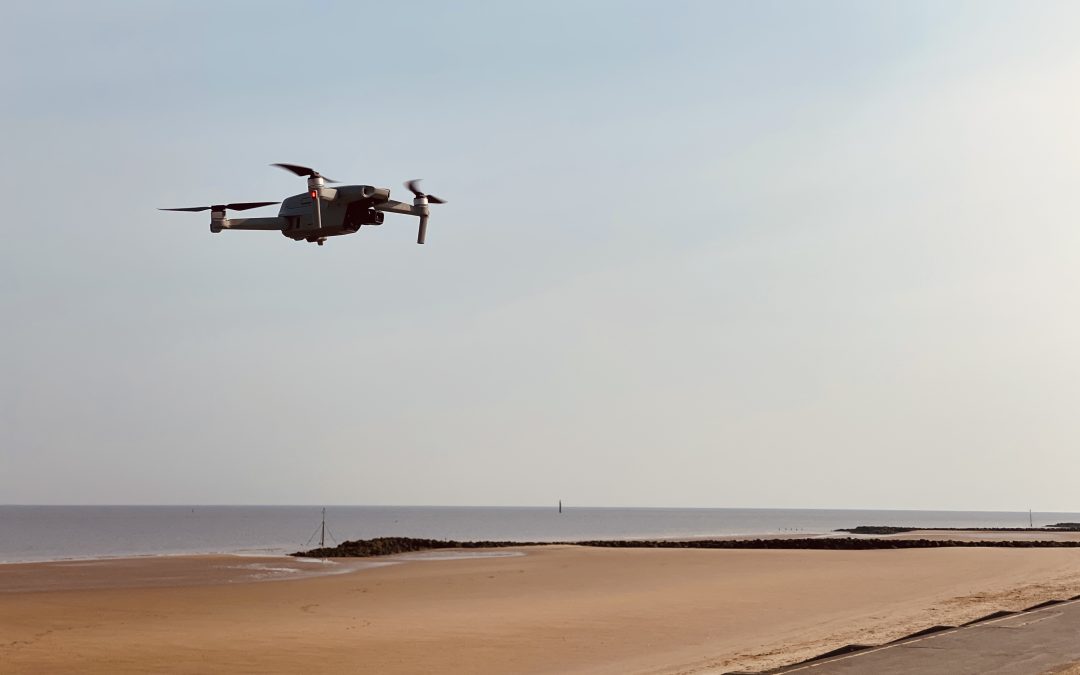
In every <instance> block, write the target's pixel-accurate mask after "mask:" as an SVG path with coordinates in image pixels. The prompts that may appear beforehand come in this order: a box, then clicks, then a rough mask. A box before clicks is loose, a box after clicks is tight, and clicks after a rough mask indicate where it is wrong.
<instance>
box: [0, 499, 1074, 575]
mask: <svg viewBox="0 0 1080 675" xmlns="http://www.w3.org/2000/svg"><path fill="white" fill-rule="evenodd" d="M1029 517H1030V519H1031V522H1034V524H1035V525H1036V526H1040V525H1049V524H1053V523H1058V522H1080V514H1078V513H1034V514H1030V515H1029V513H1028V512H1027V511H1024V512H1007V511H884V510H870V511H865V510H824V509H734V508H725V509H709V508H700V509H686V508H606V507H605V508H601V507H573V506H567V507H565V508H564V509H563V510H562V512H561V513H560V512H559V511H558V509H557V507H556V506H554V505H552V506H545V507H486V506H475V507H456V506H332V507H326V533H325V541H326V544H327V545H333V544H335V543H339V542H342V541H345V540H351V539H368V538H372V537H385V536H405V537H425V538H432V539H455V540H458V541H482V540H489V541H490V540H511V541H535V542H552V541H580V540H587V539H642V538H649V539H664V538H697V537H713V536H730V535H748V536H749V535H766V534H787V533H799V534H802V535H805V536H808V537H813V536H833V535H834V534H835V533H834V531H835V530H836V529H838V528H846V527H855V526H857V525H898V526H902V525H909V526H915V527H1027V525H1028V523H1029ZM321 534H322V508H321V507H319V506H197V505H192V506H17V505H10V506H6V505H0V562H8V563H11V562H31V561H47V560H75V559H87V558H91V559H92V558H116V557H129V556H161V555H183V554H197V553H227V554H242V555H267V556H274V555H282V554H285V553H291V552H294V551H299V550H305V549H308V548H312V547H314V546H315V545H317V544H318V541H319V537H320V536H321Z"/></svg>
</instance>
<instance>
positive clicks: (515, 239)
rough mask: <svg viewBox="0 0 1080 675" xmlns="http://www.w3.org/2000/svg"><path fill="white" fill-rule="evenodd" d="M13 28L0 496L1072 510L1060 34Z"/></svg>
mask: <svg viewBox="0 0 1080 675" xmlns="http://www.w3.org/2000/svg"><path fill="white" fill-rule="evenodd" d="M8 13H9V15H10V16H9V17H8V20H7V21H6V22H5V25H4V26H3V27H2V28H0V31H2V33H3V37H4V40H3V42H4V45H5V49H6V50H7V54H8V58H6V59H4V60H3V64H2V65H0V84H2V85H3V88H4V90H5V91H6V92H7V96H5V100H4V103H3V104H0V119H2V121H3V125H4V128H5V129H6V130H8V133H7V134H5V139H4V141H3V149H4V155H5V157H6V159H7V161H5V162H4V163H3V166H2V171H3V175H2V178H3V181H2V185H3V188H2V189H3V191H4V192H3V195H4V197H5V200H4V201H5V204H6V206H7V212H6V214H5V223H6V225H5V230H4V231H5V233H6V235H7V236H6V237H5V238H4V241H5V243H4V245H3V246H2V247H0V282H2V283H0V317H3V323H4V330H3V331H2V332H0V382H2V383H3V384H2V386H0V503H12V504H57V503H78V504H87V505H93V504H104V503H119V504H149V503H160V504H298V503H310V504H312V505H316V504H317V505H323V504H326V505H333V504H388V505H389V504H394V505H406V504H409V505H421V504H435V505H441V506H453V505H466V504H483V505H487V506H506V505H545V504H554V503H555V502H556V500H557V499H559V498H561V499H563V500H564V501H565V502H566V503H567V504H568V505H573V504H579V503H580V504H585V503H588V504H589V505H591V506H612V507H622V508H625V507H634V506H650V507H675V508H683V507H698V508H725V507H727V508H818V509H820V508H844V509H871V508H873V509H910V510H975V511H982V510H987V511H1012V512H1017V511H1025V510H1027V509H1029V508H1031V509H1034V510H1035V511H1036V512H1037V513H1038V512H1070V511H1077V510H1080V501H1078V500H1076V499H1075V498H1074V497H1073V496H1072V494H1073V490H1072V487H1073V481H1072V478H1073V477H1074V475H1075V474H1076V472H1077V471H1078V470H1080V456H1078V453H1077V452H1076V446H1077V441H1078V439H1080V421H1078V419H1077V415H1076V409H1077V404H1078V403H1080V353H1078V350H1077V346H1076V345H1077V344H1080V318H1078V314H1077V312H1076V311H1074V310H1077V309H1080V265H1078V264H1077V262H1078V261H1080V226H1078V224H1077V220H1078V218H1077V215H1078V214H1077V211H1078V210H1080V206H1078V205H1077V204H1076V203H1075V200H1074V199H1073V193H1074V191H1075V188H1074V185H1075V184H1076V183H1077V182H1078V180H1080V152H1078V151H1080V132H1078V131H1077V124H1076V120H1077V119H1080V94H1077V93H1076V91H1075V87H1074V86H1073V85H1074V83H1075V75H1076V73H1078V72H1080V44H1078V43H1077V41H1076V40H1075V36H1074V33H1075V30H1073V28H1074V27H1075V26H1076V25H1077V22H1078V20H1080V6H1078V5H1076V4H1073V3H1067V2H1046V3H1039V4H1028V3H1019V2H995V1H988V2H954V3H947V4H945V3H936V2H929V1H922V2H919V1H916V2H877V3H860V2H847V1H833V2H819V3H813V4H810V3H785V2H725V3H713V2H684V3H676V4H672V5H670V6H664V8H663V9H662V11H657V8H656V6H655V5H654V4H650V3H643V2H618V3H614V2H603V1H601V2H595V3H588V4H586V5H581V4H579V3H567V2H556V3H545V4H543V5H528V6H525V5H506V4H503V3H497V2H480V1H476V2H467V3H464V4H462V5H459V6H446V5H442V4H439V3H430V2H417V3H412V4H410V5H408V7H407V8H406V7H393V8H390V7H387V6H385V5H379V4H373V3H332V2H331V3H321V4H319V5H317V6H312V7H309V8H305V9H304V10H303V11H301V10H299V9H298V8H296V7H295V6H292V5H288V4H284V3H277V2H270V3H259V4H258V5H249V4H241V3H237V4H231V3H228V4H217V3H207V2H194V3H180V4H169V3H155V4H153V5H143V4H132V3H123V2H105V3H94V4H92V5H87V4H81V3H75V2H50V3H40V4H19V5H16V6H12V7H11V8H10V9H9V12H8ZM272 162H294V163H299V164H304V165H308V166H313V167H316V168H317V169H319V170H320V171H321V172H323V173H324V174H325V175H327V176H330V177H332V178H335V179H338V180H341V181H343V182H345V183H347V184H361V183H362V184H372V185H377V186H385V187H389V188H390V189H391V190H392V191H393V195H392V196H393V197H397V198H400V197H401V195H402V193H403V192H404V190H403V188H402V186H401V185H402V182H403V181H405V180H408V179H411V178H424V179H425V183H424V187H425V189H427V190H430V191H431V192H432V193H434V194H437V195H439V196H441V197H443V198H445V199H447V200H448V202H449V203H447V204H445V205H442V206H439V207H436V208H433V216H432V219H431V223H430V226H429V228H428V237H427V244H426V245H424V246H417V245H416V244H414V243H413V241H414V239H415V236H416V230H415V221H414V220H413V219H411V218H406V217H402V216H393V215H389V216H387V218H386V223H385V224H384V225H382V226H381V227H371V228H363V229H362V230H361V231H360V232H359V233H357V234H356V235H352V236H349V237H340V238H337V239H332V240H331V241H329V242H328V244H327V245H326V246H324V247H316V246H314V245H312V244H307V243H296V242H292V241H290V240H288V239H286V238H285V237H283V236H281V235H280V234H278V233H275V232H223V233H220V234H211V233H209V232H208V218H207V217H206V214H191V213H163V212H160V211H158V210H157V209H158V208H159V207H177V206H188V205H198V204H210V203H217V202H220V201H246V200H278V199H282V198H284V197H286V196H288V195H292V194H295V193H297V192H300V191H302V190H303V189H304V184H303V181H302V180H301V179H298V178H296V177H294V176H291V175H289V174H287V173H286V172H284V171H280V170H278V169H274V168H272V167H270V166H268V165H269V164H270V163H272ZM250 213H251V215H269V214H273V213H274V211H273V210H272V207H271V208H269V209H264V210H259V211H253V212H250Z"/></svg>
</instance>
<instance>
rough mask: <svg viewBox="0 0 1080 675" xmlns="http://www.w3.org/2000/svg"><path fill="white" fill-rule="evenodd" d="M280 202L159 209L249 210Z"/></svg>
mask: <svg viewBox="0 0 1080 675" xmlns="http://www.w3.org/2000/svg"><path fill="white" fill-rule="evenodd" d="M280 203H281V202H234V203H232V204H214V205H213V206H185V207H183V208H179V209H158V211H224V210H225V209H231V210H233V211H247V210H248V209H257V208H259V207H260V206H270V205H271V204H280Z"/></svg>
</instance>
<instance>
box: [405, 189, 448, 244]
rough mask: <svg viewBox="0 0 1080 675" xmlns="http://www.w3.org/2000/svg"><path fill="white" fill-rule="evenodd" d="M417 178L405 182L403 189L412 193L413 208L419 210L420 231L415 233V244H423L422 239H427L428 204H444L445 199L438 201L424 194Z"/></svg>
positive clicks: (434, 197) (436, 198)
mask: <svg viewBox="0 0 1080 675" xmlns="http://www.w3.org/2000/svg"><path fill="white" fill-rule="evenodd" d="M420 180H421V179H419V178H414V179H413V180H410V181H407V182H406V183H405V187H406V188H408V190H409V192H411V193H413V197H414V199H413V206H414V207H417V208H419V209H420V210H421V212H420V229H419V230H418V231H417V233H416V243H417V244H423V243H424V239H426V238H427V219H428V204H445V203H446V200H445V199H439V198H438V197H436V196H435V195H428V194H424V193H423V192H421V191H420V188H419V187H418V186H419V185H420Z"/></svg>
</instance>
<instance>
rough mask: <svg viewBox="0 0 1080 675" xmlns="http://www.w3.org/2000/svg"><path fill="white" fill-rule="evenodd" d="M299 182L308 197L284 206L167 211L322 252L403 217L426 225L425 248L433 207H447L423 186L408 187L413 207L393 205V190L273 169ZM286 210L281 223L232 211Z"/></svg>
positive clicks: (289, 167) (296, 169)
mask: <svg viewBox="0 0 1080 675" xmlns="http://www.w3.org/2000/svg"><path fill="white" fill-rule="evenodd" d="M271 166H277V167H280V168H282V169H285V170H286V171H291V172H292V173H294V174H296V175H297V176H307V188H308V189H307V192H305V193H303V194H298V195H293V196H292V197H288V198H286V199H285V201H283V202H235V203H232V204H214V205H213V206H188V207H184V208H179V209H159V210H161V211H209V212H210V231H211V232H215V233H216V232H221V231H222V230H277V231H279V232H281V233H282V234H283V235H285V236H286V237H288V238H289V239H294V240H296V241H310V242H314V243H316V244H318V245H319V246H322V245H323V244H324V243H325V242H326V239H327V238H328V237H337V236H340V235H343V234H353V233H355V232H356V231H357V230H359V229H360V227H361V226H362V225H382V222H383V214H385V213H400V214H403V215H406V216H416V217H418V218H419V219H420V229H419V231H418V232H417V234H416V243H417V244H423V243H424V237H425V236H426V235H427V222H428V215H430V209H429V208H428V205H429V204H445V203H446V202H445V201H444V200H442V199H439V198H438V197H436V196H435V195H429V194H424V193H423V192H421V191H420V188H419V185H420V181H419V180H410V181H408V182H407V183H405V187H406V188H408V190H409V192H411V193H413V203H412V205H409V204H406V203H405V202H396V201H394V200H392V199H390V190H389V189H387V188H380V187H373V186H371V185H342V186H340V187H336V188H328V187H326V184H327V183H335V184H336V183H337V182H338V181H336V180H330V179H328V178H325V177H323V176H322V175H320V174H319V172H318V171H316V170H314V169H309V168H308V167H306V166H297V165H296V164H272V165H271ZM271 204H281V208H280V209H279V210H278V214H277V217H276V218H229V217H228V216H227V215H226V214H225V212H226V211H246V210H248V209H256V208H259V207H260V206H270V205H271Z"/></svg>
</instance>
